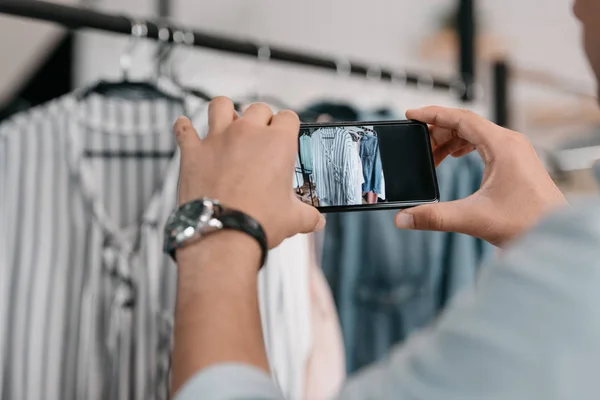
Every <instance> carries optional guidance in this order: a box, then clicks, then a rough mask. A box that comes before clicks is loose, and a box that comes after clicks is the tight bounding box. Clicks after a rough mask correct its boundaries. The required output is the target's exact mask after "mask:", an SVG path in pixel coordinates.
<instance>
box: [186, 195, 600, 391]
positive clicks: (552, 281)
mask: <svg viewBox="0 0 600 400" xmlns="http://www.w3.org/2000/svg"><path fill="white" fill-rule="evenodd" d="M599 227H600V201H598V200H594V201H591V202H589V203H588V204H587V205H586V206H583V207H581V208H578V209H574V208H567V209H564V210H561V211H559V212H557V213H555V214H554V215H551V216H549V217H548V218H546V219H545V220H544V221H543V222H542V223H541V224H539V225H538V226H537V227H536V228H534V229H533V230H532V231H531V232H530V233H529V234H527V235H525V236H524V237H523V238H521V239H520V240H519V241H518V242H516V243H514V245H512V246H511V247H510V248H508V249H507V250H506V251H505V252H503V253H502V255H501V256H500V257H498V258H497V259H496V260H494V261H492V262H491V263H489V264H488V266H487V267H486V268H484V269H482V271H481V275H480V276H479V279H478V284H477V286H476V287H473V288H470V289H467V290H465V291H464V292H463V293H461V294H460V295H458V296H457V297H455V298H454V299H453V300H452V301H451V304H450V305H449V307H448V308H447V310H446V311H445V312H444V313H443V314H442V315H441V316H440V318H439V320H438V321H436V323H435V324H432V325H431V326H430V327H429V328H427V329H424V330H422V331H421V332H419V333H417V334H415V335H413V336H412V337H411V338H410V339H409V340H408V341H407V342H406V343H404V344H403V345H401V346H398V347H396V348H395V349H394V350H393V351H392V352H391V353H390V355H389V356H388V357H387V358H386V359H385V360H382V361H380V362H378V363H377V364H375V365H373V366H371V367H369V368H366V369H365V370H364V371H362V372H360V373H359V374H358V375H355V376H354V377H352V378H351V379H350V380H349V381H347V382H346V384H345V386H344V388H343V389H342V391H341V392H340V394H339V395H338V397H337V398H339V399H344V400H359V399H381V400H386V399H389V400H391V399H400V400H417V399H419V400H464V399H511V400H532V399H533V400H538V399H539V400H564V399H583V400H594V399H598V398H600V387H599V386H598V374H597V371H598V370H599V369H600V341H598V335H599V334H600V308H599V307H598V304H599V303H600V291H599V290H598V287H600V261H599V258H598V249H599V248H600V229H599ZM232 382H235V384H232ZM198 398H202V399H217V398H219V399H221V398H235V399H241V400H244V399H256V398H260V399H263V400H269V399H281V398H282V397H281V395H280V394H279V393H278V392H277V391H276V389H275V388H274V387H273V385H272V383H271V382H270V380H269V379H268V377H267V376H266V375H265V374H264V373H261V372H260V371H258V370H256V369H254V368H253V367H249V366H245V365H232V364H222V365H217V366H214V367H211V368H208V369H206V370H205V371H202V372H200V373H198V374H197V375H196V376H195V377H193V378H192V379H190V380H189V382H188V383H187V384H186V385H185V386H184V387H183V388H182V389H181V390H180V392H179V393H178V395H177V396H176V399H177V400H192V399H194V400H195V399H198Z"/></svg>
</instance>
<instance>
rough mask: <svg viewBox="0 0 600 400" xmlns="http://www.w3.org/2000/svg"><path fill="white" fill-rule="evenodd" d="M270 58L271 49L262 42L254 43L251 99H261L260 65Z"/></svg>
mask: <svg viewBox="0 0 600 400" xmlns="http://www.w3.org/2000/svg"><path fill="white" fill-rule="evenodd" d="M270 59H271V49H270V48H269V46H267V45H264V44H260V43H259V44H257V45H256V61H257V63H256V67H255V68H256V70H255V72H254V76H255V82H254V89H253V92H254V93H253V96H254V98H253V101H261V96H260V81H261V79H260V71H261V70H260V66H261V64H262V63H265V62H268V61H269V60H270Z"/></svg>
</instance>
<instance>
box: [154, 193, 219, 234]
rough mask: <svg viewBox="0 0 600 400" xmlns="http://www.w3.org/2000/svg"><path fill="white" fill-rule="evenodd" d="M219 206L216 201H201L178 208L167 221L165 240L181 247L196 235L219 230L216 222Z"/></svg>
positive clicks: (191, 202)
mask: <svg viewBox="0 0 600 400" xmlns="http://www.w3.org/2000/svg"><path fill="white" fill-rule="evenodd" d="M220 209H221V208H220V205H219V203H218V202H216V201H212V200H208V199H202V200H194V201H190V202H189V203H186V204H184V205H182V206H181V207H179V209H177V211H175V212H174V213H173V214H172V215H171V216H170V217H169V219H168V220H167V223H166V225H165V236H166V237H165V240H167V241H169V242H173V244H176V245H181V244H183V243H184V242H185V241H187V240H189V239H191V238H193V237H197V236H198V235H200V234H202V233H205V232H209V231H212V230H215V229H219V228H220V223H219V222H218V220H216V219H214V217H215V216H216V215H218V214H219V211H220Z"/></svg>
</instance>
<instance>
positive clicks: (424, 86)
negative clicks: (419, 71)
mask: <svg viewBox="0 0 600 400" xmlns="http://www.w3.org/2000/svg"><path fill="white" fill-rule="evenodd" d="M434 86H435V85H434V80H433V76H431V75H429V74H423V75H421V76H419V77H418V79H417V88H418V89H419V90H432V89H433V87H434Z"/></svg>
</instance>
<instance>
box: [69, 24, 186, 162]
mask: <svg viewBox="0 0 600 400" xmlns="http://www.w3.org/2000/svg"><path fill="white" fill-rule="evenodd" d="M147 34H148V26H147V25H146V23H145V22H132V24H131V35H132V40H131V42H130V44H129V47H128V49H127V51H126V52H125V53H124V54H123V55H122V56H121V70H122V76H123V78H122V79H121V80H120V81H115V82H109V81H103V80H102V81H99V82H97V83H96V84H94V85H91V86H89V87H88V88H85V89H83V90H82V91H80V92H79V93H78V94H77V96H76V97H77V99H78V100H80V101H81V100H84V99H86V98H87V97H89V96H90V95H93V94H99V95H102V96H106V97H117V98H121V99H126V100H159V99H164V100H167V101H170V102H173V103H178V104H182V105H183V104H184V99H183V98H182V97H178V96H174V95H172V94H170V93H167V92H166V91H164V90H162V89H160V88H159V87H158V86H157V84H155V83H153V82H149V81H138V82H133V81H131V80H130V79H129V69H130V67H131V58H132V54H133V51H134V49H135V46H136V44H137V43H138V42H139V40H140V39H142V38H144V37H145V36H146V35H147ZM161 51H162V50H161ZM174 154H175V152H174V151H149V152H142V151H124V150H117V151H112V150H111V151H109V150H101V151H96V150H86V151H84V157H87V158H109V159H113V158H114V159H120V158H139V159H146V158H152V159H161V158H172V157H173V155H174Z"/></svg>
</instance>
